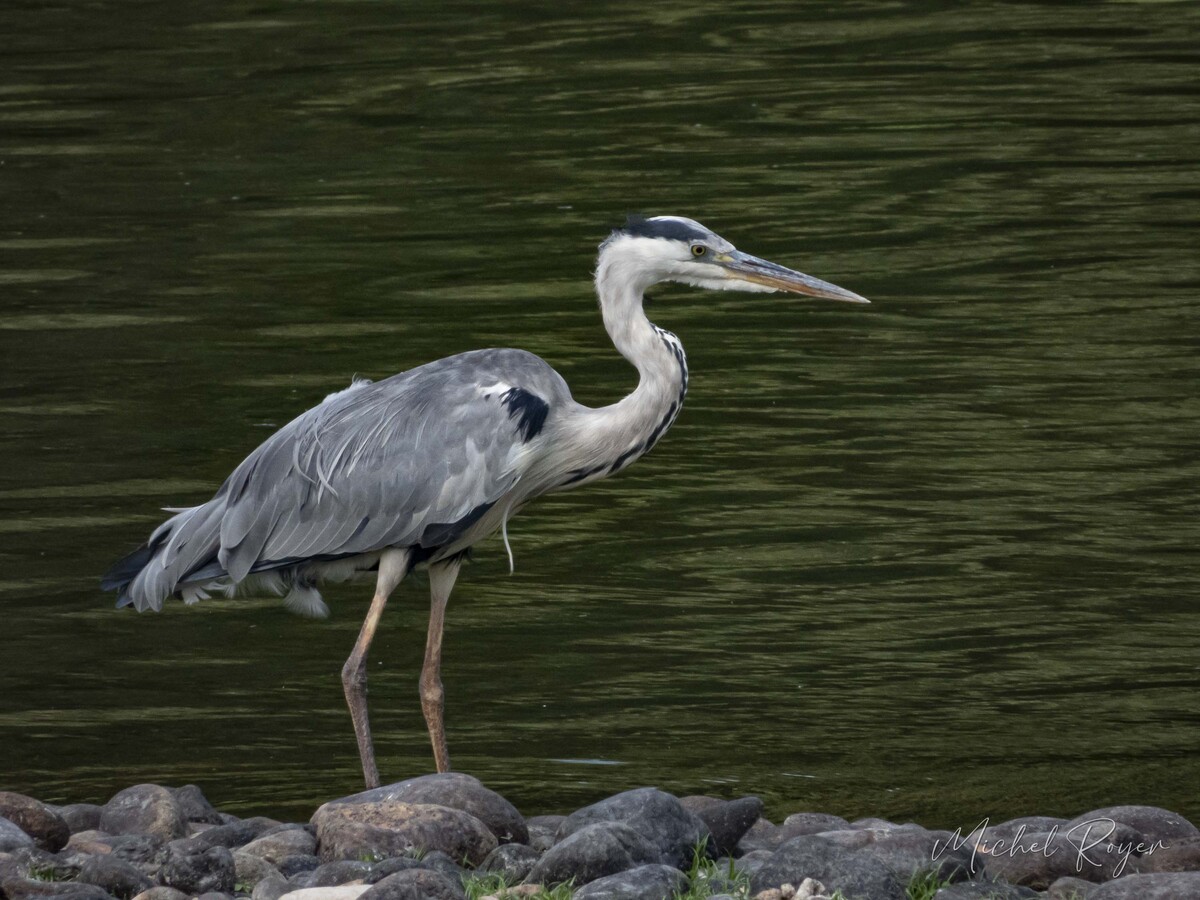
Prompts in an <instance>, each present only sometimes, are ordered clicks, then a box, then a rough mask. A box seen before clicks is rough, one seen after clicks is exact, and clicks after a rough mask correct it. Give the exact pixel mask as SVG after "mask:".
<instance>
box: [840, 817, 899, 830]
mask: <svg viewBox="0 0 1200 900" xmlns="http://www.w3.org/2000/svg"><path fill="white" fill-rule="evenodd" d="M850 827H851V828H874V829H876V830H883V831H886V830H887V829H889V828H895V827H896V823H895V822H890V821H888V820H887V819H880V818H878V817H876V816H867V817H866V818H863V819H855V820H854V821H853V822H851V823H850ZM829 830H830V831H840V830H841V829H839V828H831V829H829Z"/></svg>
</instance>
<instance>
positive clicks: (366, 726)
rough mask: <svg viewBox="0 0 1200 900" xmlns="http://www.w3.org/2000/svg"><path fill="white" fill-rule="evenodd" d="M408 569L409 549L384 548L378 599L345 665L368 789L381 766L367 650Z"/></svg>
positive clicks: (344, 683)
mask: <svg viewBox="0 0 1200 900" xmlns="http://www.w3.org/2000/svg"><path fill="white" fill-rule="evenodd" d="M407 571H408V552H407V551H405V550H385V551H383V554H382V555H381V556H380V557H379V575H378V577H377V578H376V580H375V598H374V599H373V600H372V601H371V608H370V609H369V610H368V611H367V617H366V619H364V620H363V625H362V629H361V630H360V631H359V632H358V640H357V641H355V642H354V650H353V651H352V652H351V653H350V658H349V659H347V660H346V664H345V665H344V666H342V689H343V690H344V691H345V693H346V705H347V706H349V707H350V718H351V719H352V720H353V721H354V737H355V738H356V739H357V740H358V755H359V758H360V759H361V760H362V767H363V778H364V779H365V781H366V783H367V787H368V788H376V787H379V768H378V767H377V766H376V765H375V746H374V744H373V743H372V742H371V723H370V721H368V719H367V652H368V651H369V650H370V649H371V640H372V639H373V638H374V637H375V629H376V628H378V627H379V619H380V617H381V616H382V615H383V608H384V607H385V606H386V605H387V601H388V597H389V596H391V593H392V591H394V590H395V589H396V585H398V584H399V583H400V582H401V580H402V579H403V578H404V575H405V574H406V573H407Z"/></svg>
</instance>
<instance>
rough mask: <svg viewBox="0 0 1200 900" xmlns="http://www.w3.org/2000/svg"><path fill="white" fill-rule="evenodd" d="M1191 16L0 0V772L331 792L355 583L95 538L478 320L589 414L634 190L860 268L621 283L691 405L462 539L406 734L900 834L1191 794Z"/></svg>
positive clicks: (532, 786) (347, 775) (543, 770)
mask: <svg viewBox="0 0 1200 900" xmlns="http://www.w3.org/2000/svg"><path fill="white" fill-rule="evenodd" d="M1198 15H1200V14H1198V13H1197V11H1196V9H1195V8H1194V7H1192V6H1190V5H1187V4H1161V5H1159V4H1148V5H1147V4H1122V3H1112V4H1105V5H1100V6H1097V7H1094V8H1093V10H1092V11H1091V12H1090V13H1089V15H1088V17H1087V20H1086V21H1069V20H1065V19H1064V17H1063V15H1062V13H1061V8H1057V7H1053V6H1044V5H1039V4H1006V5H1005V6H1004V7H1003V9H1002V10H1001V11H988V10H987V9H983V8H968V7H963V6H958V5H945V4H927V5H925V6H922V7H920V8H913V7H911V6H894V5H887V4H879V3H855V4H844V3H843V4H829V3H805V4H800V5H797V4H792V3H789V4H773V3H765V4H761V3H760V4H733V5H732V6H731V5H730V4H728V3H726V4H720V5H717V4H712V3H704V2H701V3H698V4H697V3H693V4H689V5H688V6H687V7H685V8H680V9H677V10H667V9H666V8H661V7H660V8H655V9H642V8H639V7H638V6H635V5H633V4H617V5H612V4H606V5H604V6H603V7H588V8H586V9H578V10H569V11H568V10H563V9H560V8H558V7H555V6H550V5H548V4H539V3H518V4H506V5H505V6H504V7H497V8H496V9H494V10H491V11H488V12H486V13H483V14H481V13H480V12H479V10H478V9H477V8H476V6H475V5H472V6H471V7H465V6H464V7H461V8H460V7H458V6H457V5H456V4H450V5H449V6H445V5H443V6H441V7H439V9H438V10H437V11H428V10H424V9H423V8H419V7H413V6H410V5H403V6H401V7H392V6H389V7H381V6H376V5H373V4H360V3H356V2H345V3H337V4H324V5H323V6H321V7H320V8H319V9H318V8H315V7H311V6H307V5H304V6H301V5H290V4H284V5H280V6H278V7H273V8H271V9H270V10H264V9H263V8H260V7H256V6H252V5H249V4H242V3H234V2H230V3H226V4H223V5H222V6H221V8H220V9H216V10H213V9H211V8H205V9H204V10H201V9H198V8H193V7H187V6H181V5H178V4H159V5H157V6H155V7H153V8H147V9H145V10H142V11H141V12H140V13H139V27H138V28H137V29H135V30H131V29H129V28H128V27H127V26H125V25H124V24H123V23H122V20H121V17H119V16H112V15H111V11H110V10H107V9H106V7H104V6H103V5H99V6H96V5H93V6H85V7H72V8H69V9H63V10H54V9H51V8H48V7H37V8H35V7H27V8H20V9H18V8H14V9H10V10H7V11H6V12H4V13H2V14H0V17H2V20H3V21H0V25H3V26H4V32H5V33H6V34H7V35H10V38H9V41H8V44H9V48H10V56H9V57H8V60H9V65H8V66H7V68H6V69H5V71H4V72H3V74H2V75H0V163H3V165H0V186H2V188H3V190H4V193H5V196H6V201H7V202H6V210H7V212H6V221H5V223H4V225H3V226H2V227H0V258H2V260H3V261H2V262H0V293H2V295H3V300H2V303H3V315H2V316H0V346H2V347H3V354H4V359H5V368H4V372H5V378H4V382H3V396H0V417H2V420H3V430H2V433H0V461H2V465H0V508H2V509H3V510H4V518H3V520H0V536H2V540H0V562H2V563H3V565H4V574H3V576H2V577H0V604H3V605H4V609H5V610H6V612H7V613H8V614H7V616H6V620H7V632H6V635H5V641H4V645H5V653H4V659H5V660H6V662H5V664H4V665H2V666H0V774H3V776H4V779H5V781H6V783H7V785H8V786H9V787H12V788H13V789H17V790H28V791H30V792H32V793H35V794H37V795H39V796H44V797H46V798H48V799H57V800H64V801H65V800H94V799H100V798H103V797H105V796H107V795H108V794H110V793H112V792H113V791H114V790H115V789H117V788H119V787H123V786H125V785H126V784H129V783H132V782H135V781H145V780H163V781H168V782H182V781H189V780H190V781H198V782H200V783H201V784H203V785H204V786H205V788H206V790H207V791H208V793H209V794H210V796H212V797H213V798H214V799H215V800H217V801H219V802H221V803H223V804H225V805H226V806H228V807H229V808H231V809H235V810H239V809H240V810H243V811H247V812H249V811H251V810H253V811H255V812H262V811H267V812H275V813H277V814H280V815H307V813H308V812H309V811H310V810H311V807H312V806H313V805H315V803H316V802H318V801H320V800H322V799H325V798H327V797H328V796H331V795H332V794H335V793H339V792H343V791H345V790H348V789H350V788H352V787H353V786H354V785H355V783H356V778H357V774H356V766H357V763H356V759H355V754H354V748H353V740H352V735H351V733H350V729H349V725H348V719H347V716H346V714H345V712H344V710H343V708H342V698H341V690H340V686H339V684H338V681H337V672H338V669H339V667H340V665H341V661H342V660H343V659H344V657H345V655H346V653H347V651H348V649H349V647H350V645H351V643H352V642H353V639H354V635H355V633H356V631H357V627H358V622H359V620H360V618H361V616H362V614H363V612H364V611H365V605H366V602H367V599H368V598H367V597H366V596H364V595H363V592H362V591H361V590H354V589H348V590H342V591H334V592H333V594H332V599H333V600H334V601H335V602H334V606H335V617H334V618H333V619H332V620H331V621H330V622H328V623H324V624H314V623H310V622H305V621H299V620H296V619H294V618H292V617H290V616H288V615H286V614H285V613H283V612H282V611H281V610H280V609H279V607H278V604H277V603H271V602H257V601H251V602H228V601H219V602H212V603H209V604H204V605H202V606H201V607H200V608H197V609H191V610H183V609H181V608H173V609H170V610H168V611H166V612H164V614H162V615H160V616H132V615H119V614H116V613H114V612H113V611H112V610H111V609H109V608H108V606H107V598H104V597H101V596H100V595H99V593H98V592H97V590H96V586H95V583H96V578H97V574H98V573H99V572H100V571H102V570H103V569H104V568H105V566H106V565H107V564H108V562H109V561H110V560H111V559H112V558H113V557H114V556H115V555H116V554H118V553H120V552H122V551H124V550H125V549H127V548H129V547H131V546H132V545H133V544H134V543H135V542H137V541H138V540H140V539H141V538H142V537H143V536H144V534H145V533H146V531H147V530H148V529H149V527H151V525H152V524H153V523H154V522H155V521H157V519H158V515H157V513H156V509H157V507H159V506H165V505H179V504H187V503H193V502H199V501H201V500H203V499H205V498H206V497H207V496H208V495H209V493H210V492H211V490H212V489H213V487H215V485H217V484H218V483H219V482H220V481H221V479H222V478H223V477H224V476H225V474H226V473H227V472H228V471H229V469H230V468H231V467H232V466H233V465H234V464H236V462H237V461H239V460H240V459H241V458H242V457H243V456H244V455H245V453H246V452H247V451H248V450H249V449H251V448H252V447H253V446H254V445H255V444H257V443H258V442H259V441H260V440H261V439H262V438H263V436H264V435H265V431H266V429H268V428H271V427H275V426H277V425H278V424H280V423H283V422H285V421H287V420H288V419H290V418H291V417H292V416H294V415H295V414H296V413H297V412H299V411H301V410H302V409H304V408H306V407H308V406H309V405H311V404H312V403H314V402H316V401H317V400H319V399H320V398H321V397H322V396H324V394H325V393H328V392H329V391H330V390H334V389H336V388H338V387H341V386H344V385H345V384H346V383H348V381H349V378H350V377H351V376H352V375H354V374H362V375H367V376H374V377H378V376H382V375H386V374H388V373H390V372H392V371H396V370H399V369H402V368H406V367H408V366H410V365H414V364H417V363H420V362H424V361H426V360H429V359H433V358H436V357H439V356H444V355H446V354H448V353H452V352H456V351H459V350H463V349H468V348H471V347H476V346H487V345H502V346H503V345H516V346H523V347H526V348H528V349H530V350H533V351H534V352H537V353H540V354H542V355H543V356H545V357H546V358H547V359H548V360H549V361H550V362H552V363H553V364H554V365H555V366H556V367H558V368H559V370H560V371H562V372H563V374H564V375H565V376H566V377H567V378H568V380H569V381H570V382H571V384H572V386H573V388H574V390H575V392H576V394H577V396H578V397H579V398H580V399H581V400H582V401H584V402H587V403H592V404H596V403H603V402H611V401H612V400H613V399H615V398H616V397H617V396H619V395H620V393H622V392H624V391H626V390H628V389H630V388H631V387H632V385H633V374H632V372H631V371H630V370H628V369H627V367H625V366H624V364H623V363H621V362H620V361H619V360H618V359H616V357H615V356H614V354H613V352H612V349H611V347H610V346H609V345H608V343H607V341H606V339H605V337H604V335H603V332H602V331H601V330H600V326H599V323H598V317H597V314H596V310H595V303H594V300H593V299H592V297H591V294H590V290H589V288H588V285H587V273H588V272H589V271H590V266H591V264H592V257H593V253H594V247H595V244H596V242H597V241H598V240H599V239H600V238H601V237H603V235H604V233H605V229H606V228H607V227H609V226H610V225H612V224H615V223H616V222H619V221H620V219H621V216H622V215H623V214H624V213H625V212H626V211H629V210H631V209H643V210H646V211H650V212H660V211H661V212H678V213H682V214H690V215H695V216H697V217H698V218H700V219H701V220H702V221H704V222H705V223H706V224H709V225H710V226H712V227H714V228H716V229H717V230H718V231H720V232H721V233H723V234H725V235H726V236H728V237H729V238H731V239H733V240H734V241H735V242H738V243H739V244H740V245H741V246H742V247H743V248H744V249H746V250H748V251H750V252H753V253H757V254H761V255H763V256H765V257H767V258H770V259H776V260H778V261H779V262H781V263H785V264H789V265H794V266H796V267H798V268H801V269H802V270H804V271H809V272H812V273H814V274H817V275H820V276H822V277H826V278H829V279H831V280H833V281H834V282H837V283H841V284H846V285H847V286H849V287H852V288H853V289H855V290H857V291H860V292H862V293H864V294H865V295H867V296H870V297H872V299H874V300H876V301H877V302H876V305H875V306H873V307H871V308H869V309H868V310H861V309H849V310H847V309H840V308H832V307H833V305H832V304H829V305H823V304H819V303H813V302H804V301H797V300H784V299H781V298H777V297H737V298H734V297H725V296H719V295H717V296H713V295H703V294H699V293H689V292H686V291H679V290H664V291H661V292H659V293H658V294H656V296H655V298H654V300H653V302H652V304H651V316H652V317H653V318H655V319H656V320H658V321H660V322H661V323H662V324H663V325H664V326H666V327H669V328H671V329H672V330H673V331H675V332H676V333H678V334H679V335H681V337H682V338H683V340H684V343H685V345H686V346H687V348H688V353H689V358H690V361H691V366H692V370H693V381H692V388H691V392H690V396H689V402H688V406H687V408H686V409H685V412H684V414H683V416H682V418H681V419H680V421H679V422H678V423H677V425H676V426H675V428H674V429H673V430H672V432H671V434H670V435H669V437H668V438H667V439H666V440H665V441H664V442H663V444H662V445H661V446H660V447H658V448H657V449H656V450H655V452H654V453H653V454H652V456H651V457H649V458H648V459H647V460H645V461H643V462H641V463H639V464H638V465H637V466H636V467H634V468H633V469H632V470H630V471H629V472H628V473H627V474H624V475H622V477H620V478H619V479H616V480H614V481H613V482H611V483H605V484H601V485H599V486H597V487H595V488H593V489H589V490H587V491H584V492H581V493H578V494H575V495H568V496H564V497H561V498H555V499H550V500H547V501H546V502H544V503H542V504H541V505H540V506H539V507H534V508H533V509H531V510H530V511H528V512H527V513H526V514H525V515H524V516H522V517H520V518H519V519H518V520H516V521H515V522H514V523H513V534H512V537H513V542H514V549H515V550H516V553H517V572H516V574H515V575H513V576H512V577H508V576H507V575H506V562H505V560H504V559H503V554H502V553H500V552H498V550H497V548H496V547H495V546H491V545H488V546H485V547H483V548H481V552H480V554H479V559H478V561H477V562H476V564H475V565H474V566H473V568H472V569H471V570H470V571H469V572H468V573H467V575H466V577H465V578H464V580H463V583H462V585H461V587H460V589H459V591H458V593H457V594H456V597H455V601H454V605H453V608H452V610H451V620H450V627H449V631H448V634H447V663H446V671H445V677H446V685H447V691H448V696H449V698H450V700H449V709H448V726H449V730H450V739H451V742H452V744H453V746H454V748H455V751H456V763H457V764H458V765H459V766H461V767H462V768H464V769H466V770H467V771H471V772H474V773H475V774H477V775H479V776H480V777H483V778H484V779H485V780H486V781H488V782H489V783H490V784H492V785H493V786H495V787H496V788H497V789H500V790H502V791H503V792H504V793H506V794H507V795H509V796H510V797H511V798H512V799H514V800H515V801H516V802H518V804H519V805H520V806H521V807H522V809H524V810H525V811H526V812H530V813H533V812H542V811H550V810H554V809H561V808H564V807H567V806H571V805H572V804H576V805H577V804H580V803H583V802H586V801H588V800H591V799H594V798H595V797H596V796H598V795H599V794H601V793H603V792H605V791H614V790H617V789H620V788H623V787H627V786H631V785H636V784H642V783H656V784H659V785H661V786H663V787H665V788H668V789H671V790H675V791H678V792H681V793H686V792H692V791H707V792H713V793H719V794H734V793H742V792H754V793H759V794H761V795H762V796H764V797H765V798H766V799H767V801H768V804H769V808H770V810H771V811H772V812H773V813H776V814H781V813H784V812H788V811H792V810H794V809H799V808H809V809H821V810H825V811H830V812H836V813H839V814H841V815H846V816H848V817H851V818H853V817H855V816H858V815H864V814H872V815H875V814H879V815H888V816H895V817H916V818H919V819H920V820H922V821H924V822H926V823H928V824H951V825H953V824H961V823H962V822H964V821H966V822H968V823H969V824H973V823H974V822H976V821H978V819H979V818H980V817H981V816H982V815H992V816H995V817H1002V816H1005V815H1016V814H1025V813H1030V812H1040V813H1047V814H1054V813H1064V814H1074V813H1076V812H1079V811H1081V810H1082V809H1085V808H1089V807H1094V806H1099V805H1102V804H1106V803H1111V802H1122V801H1129V802H1149V803H1159V804H1162V805H1165V806H1169V807H1173V808H1177V809H1180V811H1182V812H1184V813H1187V814H1190V815H1191V816H1192V817H1193V818H1195V817H1196V816H1200V809H1198V808H1196V807H1195V802H1194V799H1193V798H1194V797H1196V796H1197V790H1196V789H1195V788H1196V774H1195V772H1194V771H1191V770H1190V769H1189V768H1188V763H1189V761H1190V760H1191V758H1192V756H1193V754H1194V747H1195V746H1196V745H1197V743H1198V742H1200V722H1198V721H1197V720H1196V717H1195V716H1194V715H1190V714H1188V713H1187V712H1186V710H1188V709H1190V708H1191V705H1192V704H1191V703H1190V702H1189V700H1190V699H1191V697H1192V696H1194V692H1195V688H1196V685H1197V674H1196V668H1195V663H1194V657H1195V645H1196V638H1197V627H1196V625H1195V620H1194V616H1193V615H1192V605H1193V598H1194V597H1195V596H1196V593H1197V587H1198V585H1200V577H1198V562H1200V561H1198V560H1197V553H1196V546H1197V537H1200V534H1198V531H1197V525H1196V521H1195V516H1194V510H1195V508H1196V500H1197V492H1196V484H1197V481H1198V479H1197V475H1198V474H1200V473H1198V471H1197V462H1196V454H1195V438H1196V434H1197V426H1198V425H1200V402H1198V401H1197V400H1196V397H1197V394H1198V392H1197V374H1198V369H1200V366H1198V364H1197V361H1196V360H1197V355H1196V349H1197V341H1196V329H1195V315H1194V312H1193V309H1194V304H1193V303H1192V300H1193V295H1194V293H1195V289H1196V286H1197V284H1200V278H1198V275H1200V273H1198V270H1197V267H1196V257H1195V252H1194V230H1195V229H1194V207H1195V201H1196V199H1197V197H1198V196H1200V178H1198V176H1197V174H1196V173H1197V172H1200V167H1197V152H1196V150H1195V147H1197V146H1200V141H1197V140H1196V135H1197V126H1198V123H1200V114H1198V113H1197V110H1196V107H1195V104H1194V103H1193V102H1191V101H1192V100H1193V98H1194V95H1195V92H1194V79H1195V73H1194V65H1193V59H1192V57H1193V52H1192V47H1191V43H1192V41H1191V39H1190V35H1192V34H1194V33H1195V26H1196V25H1197V24H1200V23H1198V21H1197V20H1198ZM424 597H425V592H424V586H423V585H422V584H420V583H414V584H413V585H410V586H406V588H405V589H404V590H402V594H401V595H400V596H398V598H397V601H396V602H395V603H394V604H393V607H394V608H393V609H390V610H389V614H388V624H387V628H386V630H385V632H384V633H383V634H382V635H381V637H380V638H379V641H378V647H377V649H376V652H375V656H374V661H375V663H376V665H375V666H373V668H372V673H371V678H372V697H373V711H374V714H375V717H376V732H377V743H378V746H379V751H380V754H381V765H382V766H383V768H384V770H385V772H386V773H387V774H389V775H394V776H396V777H400V776H404V775H408V774H412V773H415V772H420V771H424V770H425V769H426V768H427V767H428V765H429V761H428V751H427V748H426V746H425V736H424V728H423V725H422V722H421V718H420V713H419V708H418V704H417V702H416V672H417V670H418V668H419V664H420V653H421V643H422V642H421V634H422V633H423V629H424V605H425V599H424ZM600 762H620V763H621V764H620V765H611V766H610V765H599V764H598V763H600ZM1189 804H1190V806H1189Z"/></svg>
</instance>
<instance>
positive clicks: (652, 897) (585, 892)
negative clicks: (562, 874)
mask: <svg viewBox="0 0 1200 900" xmlns="http://www.w3.org/2000/svg"><path fill="white" fill-rule="evenodd" d="M690 886H691V882H690V881H689V880H688V877H687V876H686V875H684V874H683V873H682V872H680V871H679V870H678V869H676V868H672V867H671V866H664V865H649V866H638V867H637V868H636V869H629V870H628V871H625V872H618V873H617V874H615V875H606V876H605V877H604V878H597V879H596V880H595V881H592V882H590V883H588V884H585V885H584V886H583V887H582V888H580V889H579V890H578V891H576V892H575V894H574V897H573V900H671V898H672V897H674V896H676V895H677V894H681V893H683V892H684V891H686V890H687V889H688V888H689V887H690Z"/></svg>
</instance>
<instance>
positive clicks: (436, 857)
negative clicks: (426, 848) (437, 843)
mask: <svg viewBox="0 0 1200 900" xmlns="http://www.w3.org/2000/svg"><path fill="white" fill-rule="evenodd" d="M418 862H419V863H420V868H422V869H429V870H430V871H431V872H438V873H440V874H442V875H445V876H446V878H447V879H449V880H450V881H453V882H454V883H455V884H462V878H463V876H464V875H465V874H467V872H466V870H465V869H464V868H463V867H462V866H460V865H459V864H458V863H456V862H455V861H454V860H453V859H451V858H450V857H449V856H447V855H446V854H445V853H443V852H442V851H440V850H434V851H432V852H430V853H426V854H425V855H424V856H422V857H421V858H420V859H419V860H418Z"/></svg>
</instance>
